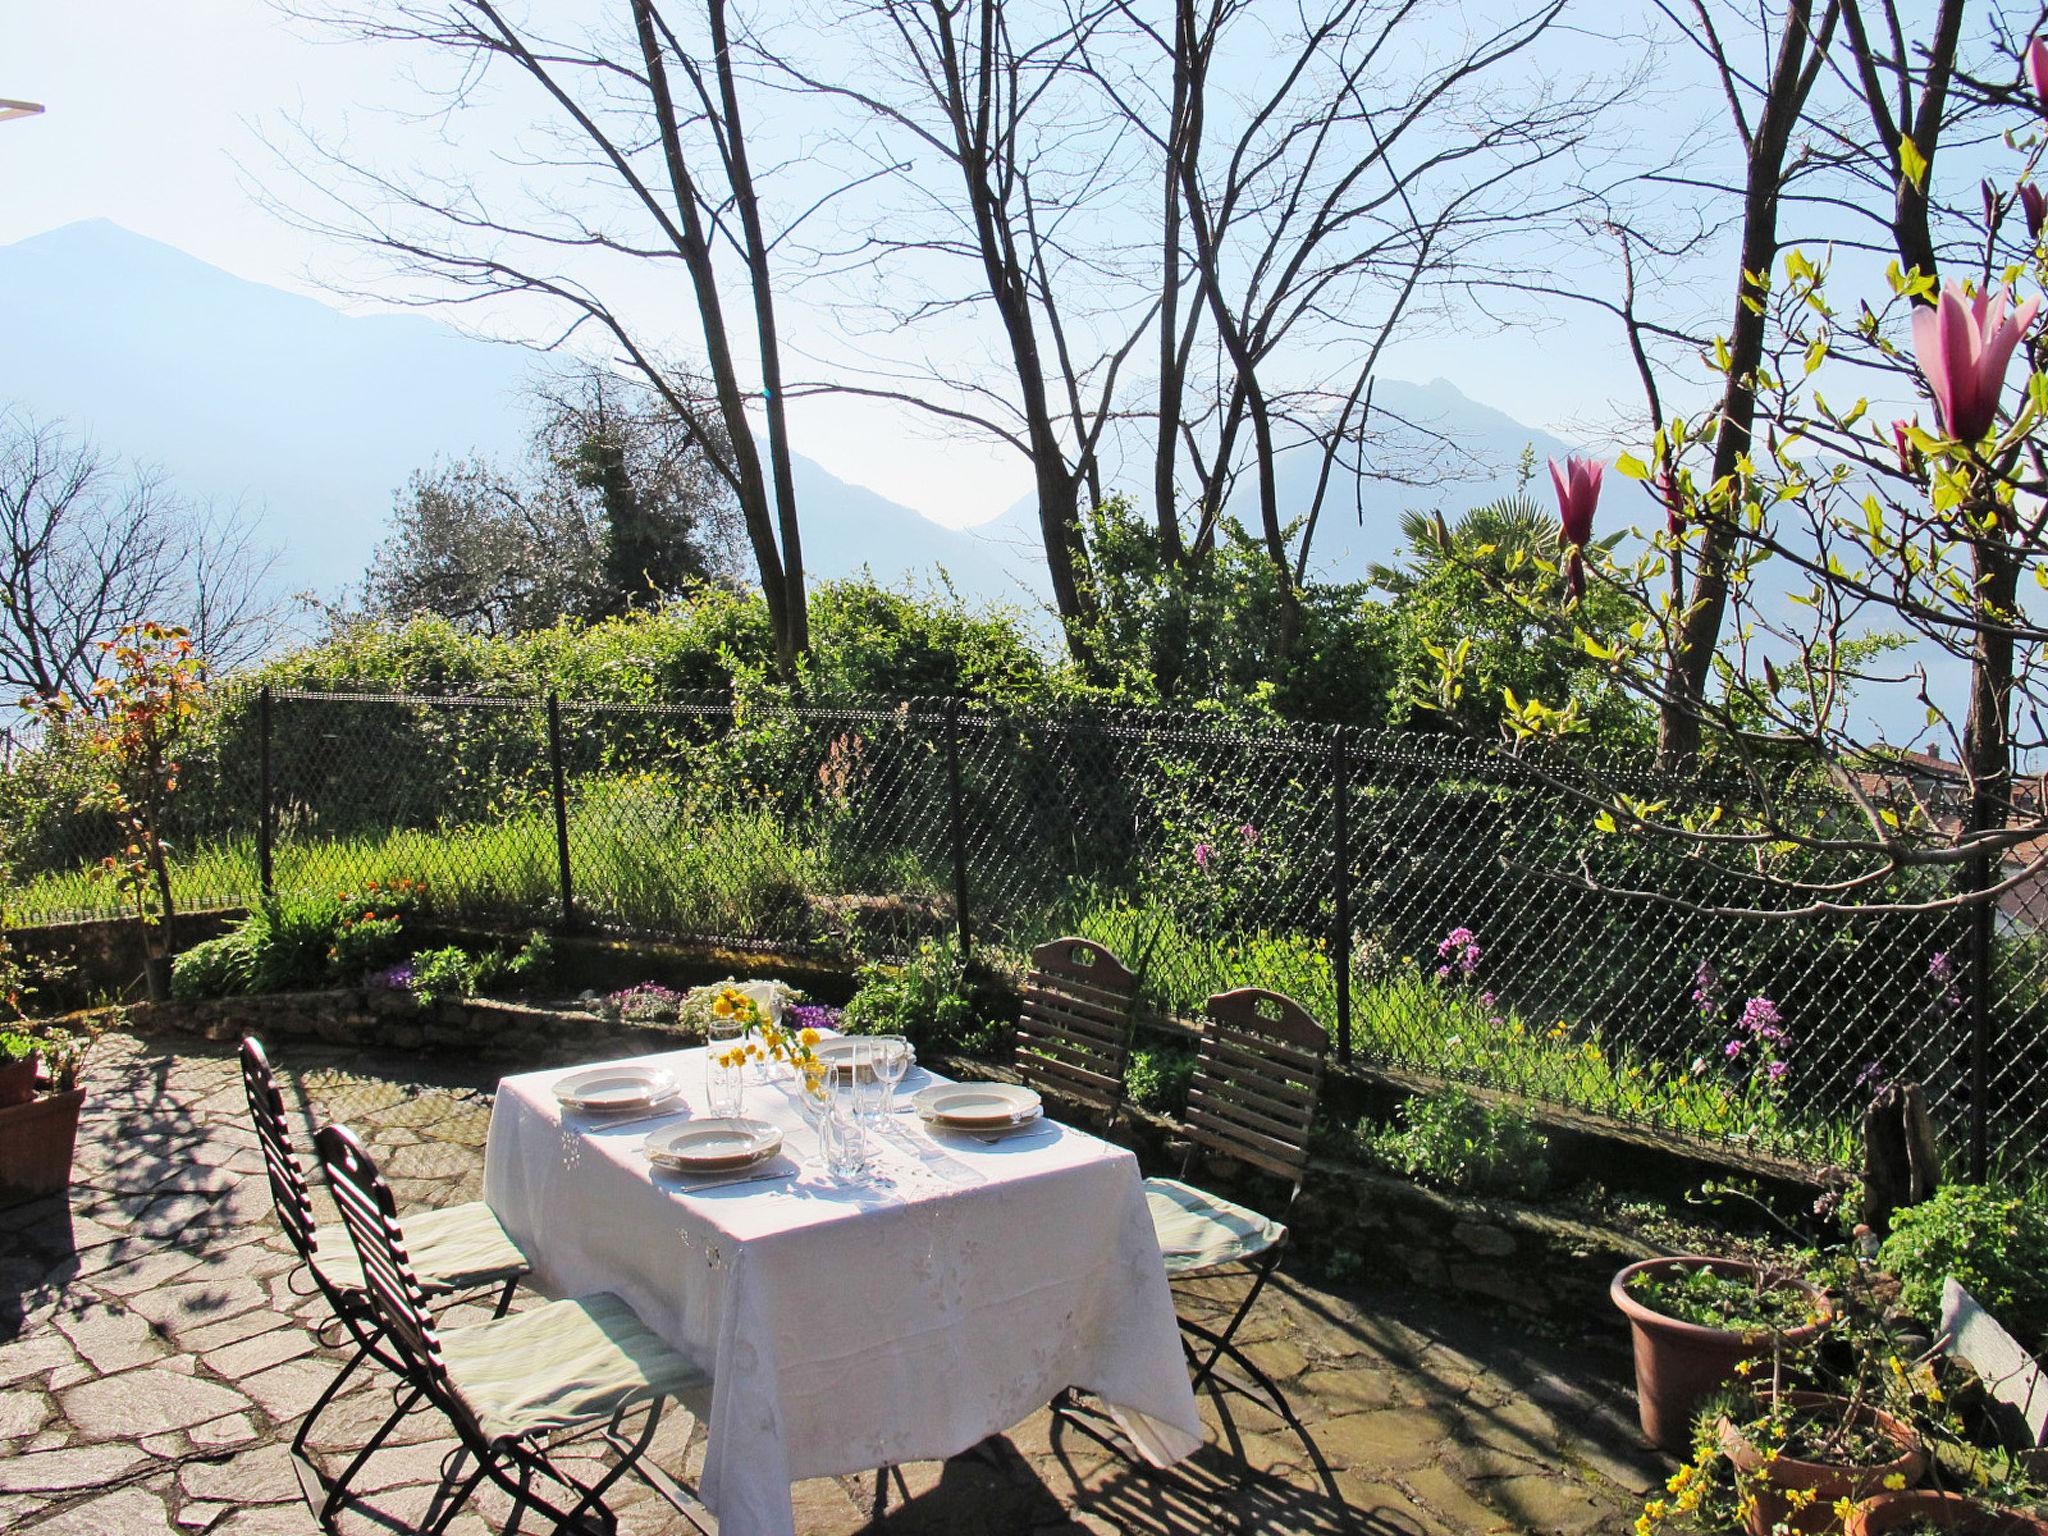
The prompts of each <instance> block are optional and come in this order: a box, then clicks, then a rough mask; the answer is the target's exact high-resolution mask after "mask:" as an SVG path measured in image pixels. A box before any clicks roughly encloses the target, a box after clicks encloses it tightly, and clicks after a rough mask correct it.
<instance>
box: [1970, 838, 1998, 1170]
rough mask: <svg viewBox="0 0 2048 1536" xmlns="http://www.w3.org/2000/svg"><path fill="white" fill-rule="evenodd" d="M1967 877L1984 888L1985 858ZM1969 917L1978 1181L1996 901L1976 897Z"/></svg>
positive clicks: (1984, 1130)
mask: <svg viewBox="0 0 2048 1536" xmlns="http://www.w3.org/2000/svg"><path fill="white" fill-rule="evenodd" d="M1968 867H1969V878H1970V881H1971V883H1972V885H1973V886H1974V888H1975V889H1977V890H1979V891H1987V890H1989V889H1990V888H1991V886H1992V884H1993V880H1994V875H1993V871H1992V868H1991V865H1990V861H1989V860H1988V859H1972V860H1971V861H1970V863H1969V866H1968ZM1969 919H1970V1178H1971V1180H1972V1181H1973V1182H1975V1183H1978V1184H1981V1183H1983V1182H1984V1176H1985V1174H1986V1173H1987V1172H1989V1170H1990V1166H1991V1126H1990V1118H1991V994H1992V991H1993V990H1994V986H1993V979H1992V964H1993V960H1994V958H1995V946H1996V926H1997V922H1998V903H1997V901H1996V900H1980V901H1979V902H1978V903H1977V905H1976V906H1974V907H1972V908H1970V909H1969Z"/></svg>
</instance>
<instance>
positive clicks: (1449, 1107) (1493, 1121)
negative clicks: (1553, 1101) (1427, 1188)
mask: <svg viewBox="0 0 2048 1536" xmlns="http://www.w3.org/2000/svg"><path fill="white" fill-rule="evenodd" d="M1394 1113H1395V1120H1396V1122H1397V1123H1396V1124H1395V1125H1393V1126H1381V1127H1371V1128H1361V1130H1360V1134H1359V1140H1360V1143H1361V1149H1362V1150H1363V1151H1364V1152H1365V1153H1366V1155H1367V1156H1369V1157H1371V1158H1372V1159H1373V1160H1374V1161H1376V1162H1380V1163H1384V1164H1386V1165H1387V1166H1389V1167H1391V1168H1393V1169H1395V1170H1396V1171H1397V1172H1400V1173H1405V1174H1407V1175H1408V1176H1409V1177H1410V1178H1416V1179H1421V1180H1423V1181H1424V1182H1425V1183H1429V1184H1434V1185H1437V1186H1439V1187H1440V1188H1443V1189H1449V1190H1455V1191H1457V1192H1458V1193H1460V1194H1489V1195H1514V1196H1520V1197H1523V1198H1528V1197H1531V1196H1534V1195H1537V1194H1540V1193H1542V1191H1543V1188H1544V1186H1545V1185H1546V1184H1547V1183H1549V1181H1550V1139H1549V1138H1548V1137H1546V1136H1545V1135H1544V1134H1543V1133H1542V1132H1541V1131H1539V1130H1538V1129H1537V1128H1536V1126H1535V1124H1534V1123H1533V1122H1532V1121H1531V1120H1530V1119H1529V1117H1528V1116H1527V1115H1525V1114H1523V1113H1522V1112H1521V1111H1519V1110H1516V1109H1510V1108H1508V1107H1507V1106H1505V1105H1491V1104H1482V1103H1480V1102H1479V1100H1477V1099H1475V1098H1473V1097H1472V1095H1471V1094H1469V1093H1467V1092H1465V1091H1464V1090H1463V1089H1462V1088H1442V1089H1438V1090H1437V1091H1436V1092H1435V1093H1430V1094H1424V1095H1419V1096H1417V1097H1415V1098H1412V1099H1409V1100H1407V1101H1406V1102H1405V1103H1403V1104H1402V1105H1401V1107H1400V1108H1399V1109H1397V1110H1396V1111H1395V1112H1394Z"/></svg>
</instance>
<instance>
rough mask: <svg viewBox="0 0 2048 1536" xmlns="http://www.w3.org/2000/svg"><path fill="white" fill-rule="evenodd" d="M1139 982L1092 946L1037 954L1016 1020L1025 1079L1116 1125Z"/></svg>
mask: <svg viewBox="0 0 2048 1536" xmlns="http://www.w3.org/2000/svg"><path fill="white" fill-rule="evenodd" d="M1137 995H1138V981H1137V978H1136V977H1135V976H1133V975H1132V974H1131V972H1130V970H1129V969H1128V968H1127V967H1126V966H1125V965H1124V963H1123V962H1122V961H1120V960H1119V959H1117V957H1116V956H1115V955H1113V954H1111V953H1110V952H1109V951H1108V950H1107V949H1105V948H1103V946H1102V945H1100V944H1097V943H1095V942H1094V941H1093V940H1092V939H1075V938H1065V939H1054V940H1053V941H1052V942H1051V943H1049V944H1041V945H1039V946H1038V947H1037V948H1036V949H1034V950H1032V951H1031V972H1030V974H1029V975H1028V976H1027V977H1026V978H1025V981H1024V1003H1023V1007H1022V1008H1021V1010H1020V1011H1019V1013H1018V1016H1017V1037H1016V1061H1017V1071H1018V1075H1019V1076H1021V1077H1022V1078H1023V1079H1024V1081H1025V1082H1026V1083H1028V1084H1030V1085H1031V1086H1032V1087H1033V1088H1036V1089H1037V1090H1038V1091H1039V1092H1040V1093H1043V1094H1048V1095H1050V1096H1052V1097H1054V1098H1060V1099H1066V1100H1070V1101H1072V1102H1073V1103H1076V1104H1079V1105H1081V1106H1083V1107H1084V1108H1087V1109H1090V1110H1093V1111H1094V1112H1096V1113H1097V1114H1099V1115H1101V1116H1102V1117H1103V1119H1104V1120H1105V1121H1106V1122H1111V1123H1113V1122H1114V1121H1115V1119H1116V1114H1117V1110H1118V1108H1119V1107H1120V1106H1121V1105H1122V1103H1123V1097H1124V1068H1125V1066H1126V1065H1127V1064H1128V1063H1129V1061H1130V1056H1131V1016H1132V1011H1133V1009H1134V1008H1135V1007H1136V1004H1137Z"/></svg>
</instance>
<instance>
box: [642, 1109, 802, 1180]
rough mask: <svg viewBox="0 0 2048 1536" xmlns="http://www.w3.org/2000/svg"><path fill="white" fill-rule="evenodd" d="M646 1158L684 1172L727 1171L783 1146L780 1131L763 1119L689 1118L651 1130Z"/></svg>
mask: <svg viewBox="0 0 2048 1536" xmlns="http://www.w3.org/2000/svg"><path fill="white" fill-rule="evenodd" d="M641 1146H642V1148H643V1149H644V1150H645V1151H646V1153H647V1160H648V1161H649V1162H651V1163H656V1164H659V1165H660V1166H661V1167H663V1168H679V1169H681V1170H682V1171H683V1172H685V1173H729V1172H731V1171H732V1170H734V1169H737V1168H751V1167H753V1165H754V1164H756V1163H760V1162H766V1161H767V1160H768V1159H769V1158H771V1157H773V1156H774V1155H775V1154H776V1153H777V1152H780V1151H781V1150H782V1132H781V1131H779V1130H777V1129H776V1128H775V1127H774V1126H772V1125H769V1124H768V1123H767V1122H765V1121H762V1120H689V1121H685V1122H684V1123H683V1124H681V1125H672V1126H668V1127H666V1128H665V1129H663V1130H659V1131H654V1132H651V1133H650V1134H649V1135H648V1137H647V1140H646V1141H644V1142H642V1143H641Z"/></svg>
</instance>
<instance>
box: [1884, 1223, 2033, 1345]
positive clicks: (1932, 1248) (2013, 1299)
mask: <svg viewBox="0 0 2048 1536" xmlns="http://www.w3.org/2000/svg"><path fill="white" fill-rule="evenodd" d="M1877 1262H1878V1266H1879V1267H1880V1268H1882V1269H1884V1270H1887V1271H1889V1272H1890V1273H1891V1274H1893V1275H1895V1276H1897V1277H1898V1281H1899V1301H1900V1304H1901V1305H1903V1306H1904V1307H1906V1308H1907V1309H1908V1310H1909V1311H1911V1312H1912V1313H1914V1314H1915V1315H1916V1316H1918V1317H1920V1318H1922V1319H1924V1320H1927V1321H1929V1322H1932V1321H1933V1320H1935V1319H1936V1318H1938V1317H1939V1316H1940V1315H1941V1289H1942V1281H1944V1280H1945V1279H1947V1278H1948V1277H1949V1276H1951V1275H1953V1276H1954V1277H1955V1278H1956V1279H1957V1280H1958V1281H1959V1282H1961V1284H1962V1286H1963V1288H1964V1289H1965V1290H1967V1291H1968V1292H1969V1293H1970V1294H1971V1295H1972V1296H1974V1297H1976V1298H1977V1300H1979V1301H1980V1302H1982V1303H1983V1304H1984V1305H1985V1306H1987V1307H1989V1308H1990V1309H1991V1310H1992V1312H1993V1313H1995V1314H1996V1315H1997V1316H1998V1318H1999V1320H2000V1321H2001V1322H2003V1323H2004V1324H2005V1325H2006V1326H2007V1327H2008V1328H2010V1329H2011V1330H2012V1331H2013V1332H2014V1333H2015V1334H2016V1335H2018V1336H2019V1337H2020V1338H2021V1339H2023V1340H2027V1341H2033V1342H2038V1341H2040V1340H2042V1339H2043V1338H2044V1336H2048V1211H2044V1210H2043V1209H2042V1208H2041V1207H2040V1206H2039V1205H2038V1204H2037V1203H2036V1202H2033V1201H2029V1200H2027V1199H2025V1198H2023V1197H2022V1196H2021V1195H2019V1194H2017V1193H2015V1192H2012V1191H2008V1190H2002V1189H1999V1188H1997V1187H1995V1186H1988V1185H1983V1184H1950V1185H1948V1186H1947V1187H1946V1188H1944V1189H1942V1190H1940V1191H1939V1192H1937V1193H1936V1194H1935V1195H1934V1196H1933V1197H1932V1198H1931V1199H1928V1200H1925V1201H1922V1202H1921V1203H1920V1204H1919V1205H1914V1206H1908V1207H1907V1208H1906V1209H1905V1210H1903V1211H1900V1212H1899V1213H1898V1214H1897V1215H1895V1216H1893V1217H1892V1231H1891V1236H1889V1237H1887V1238H1886V1239H1885V1240H1884V1246H1883V1247H1882V1248H1880V1249H1879V1250H1878V1254H1877Z"/></svg>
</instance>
